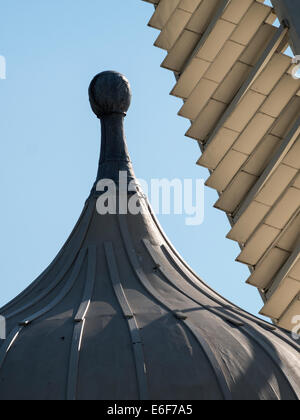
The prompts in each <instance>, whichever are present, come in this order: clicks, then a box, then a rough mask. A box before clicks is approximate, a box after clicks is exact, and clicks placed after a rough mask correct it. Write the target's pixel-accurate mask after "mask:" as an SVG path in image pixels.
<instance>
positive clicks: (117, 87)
mask: <svg viewBox="0 0 300 420" xmlns="http://www.w3.org/2000/svg"><path fill="white" fill-rule="evenodd" d="M89 98H90V104H91V107H92V110H93V111H94V113H95V114H96V115H97V117H98V118H101V117H102V116H104V115H109V114H123V115H126V112H127V111H128V108H129V106H130V102H131V88H130V84H129V81H128V80H127V79H126V77H125V76H123V75H122V74H120V73H117V72H115V71H105V72H102V73H99V74H98V75H97V76H95V77H94V79H93V80H92V82H91V84H90V87H89Z"/></svg>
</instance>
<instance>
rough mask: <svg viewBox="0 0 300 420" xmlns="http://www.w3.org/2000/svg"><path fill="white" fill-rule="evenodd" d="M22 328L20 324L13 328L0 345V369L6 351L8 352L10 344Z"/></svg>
mask: <svg viewBox="0 0 300 420" xmlns="http://www.w3.org/2000/svg"><path fill="white" fill-rule="evenodd" d="M22 329H23V327H22V326H21V325H19V326H18V327H16V328H15V329H13V330H12V331H11V333H10V334H9V335H8V337H7V338H6V339H5V341H4V343H3V345H2V346H1V347H0V369H1V368H2V366H3V363H4V361H5V359H6V356H7V353H8V352H9V350H10V348H11V346H12V345H13V344H14V342H15V341H16V339H17V338H18V336H19V334H20V332H21V330H22Z"/></svg>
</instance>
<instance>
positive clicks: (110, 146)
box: [0, 72, 300, 400]
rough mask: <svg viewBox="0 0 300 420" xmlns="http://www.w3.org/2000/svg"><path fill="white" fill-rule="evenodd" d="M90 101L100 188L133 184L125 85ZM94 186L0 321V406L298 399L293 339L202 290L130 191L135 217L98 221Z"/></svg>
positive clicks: (106, 82) (102, 81)
mask: <svg viewBox="0 0 300 420" xmlns="http://www.w3.org/2000/svg"><path fill="white" fill-rule="evenodd" d="M89 93H90V101H91V105H92V108H93V110H94V112H95V113H96V115H97V116H98V117H99V118H100V119H101V124H102V146H101V158H100V163H99V171H98V177H97V182H98V181H99V180H101V179H105V178H108V179H111V180H114V181H115V182H117V180H118V174H119V171H120V170H122V171H126V172H127V174H128V182H129V181H132V180H134V179H135V178H134V172H133V169H132V165H131V161H130V159H129V156H128V152H127V146H126V141H125V136H124V132H123V119H124V116H125V114H126V112H127V109H128V107H129V104H130V99H131V91H130V87H129V83H128V81H127V80H126V79H125V78H124V76H122V75H120V74H118V73H115V72H105V73H101V74H99V75H98V76H96V78H95V79H94V80H93V82H92V84H91V87H90V92H89ZM97 182H96V183H95V186H94V188H93V189H92V192H91V194H90V196H89V198H88V200H87V202H86V204H85V207H84V210H83V213H82V215H81V217H80V219H79V221H78V223H77V225H76V226H75V228H74V231H73V232H72V234H71V236H70V238H69V239H68V241H67V242H66V244H65V245H64V247H63V248H62V250H61V251H60V253H59V254H58V256H57V257H56V259H55V260H54V261H53V263H52V264H51V265H50V266H49V267H48V269H47V270H46V271H45V272H44V273H42V274H41V276H40V277H39V278H38V279H37V280H36V281H35V282H34V283H33V284H32V285H31V286H30V287H29V288H27V289H26V290H25V291H24V292H23V293H22V294H21V295H19V296H18V297H17V298H16V299H14V300H13V301H12V302H11V303H9V304H8V305H6V306H5V307H4V308H2V310H1V311H0V313H1V315H4V316H5V317H6V319H7V324H8V325H7V327H8V336H7V339H6V340H4V341H2V342H0V399H1V400H6V399H9V400H15V399H22V400H25V399H30V400H48V399H51V400H64V399H69V400H75V399H77V400H87V399H96V400H138V399H143V400H147V399H154V400H155V399H158V400H161V399H169V400H176V399H180V400H185V399H188V400H193V399H194V400H231V399H233V400H247V399H250V400H297V399H299V397H300V360H299V345H298V344H297V343H296V342H295V341H293V340H292V338H291V337H290V335H289V334H287V333H286V332H285V331H283V330H280V329H278V328H276V327H273V326H272V325H270V324H268V323H266V322H263V321H261V320H259V319H257V318H255V317H254V316H252V315H250V314H248V313H246V312H244V311H242V310H241V309H240V308H238V307H236V306H234V305H233V304H231V303H230V302H228V301H227V300H225V299H224V298H222V297H221V296H219V295H218V294H217V293H215V292H214V291H213V290H211V289H210V288H209V287H208V286H207V285H206V284H205V283H203V281H202V280H201V279H199V277H198V276H197V275H196V274H195V273H194V272H193V271H192V270H191V269H190V268H189V267H188V266H187V264H186V263H185V262H184V261H183V259H182V258H181V257H180V256H179V255H178V253H177V252H176V251H175V250H174V248H173V247H172V245H171V244H170V242H169V241H168V239H167V238H166V236H165V234H164V233H163V231H162V229H161V227H160V226H159V224H158V222H157V220H156V218H155V216H154V214H153V213H152V211H151V208H150V206H149V204H148V202H147V199H146V198H145V197H144V195H143V194H142V192H141V191H140V190H139V187H138V186H136V189H137V194H138V195H139V200H140V205H141V206H142V208H143V210H144V211H143V214H137V215H132V214H121V211H117V214H107V215H100V214H99V213H98V212H97V210H96V202H97V199H98V197H99V194H100V193H99V192H97V191H96V188H95V187H96V184H97ZM118 193H119V190H118ZM118 193H117V194H118ZM133 194H135V193H134V192H132V193H131V194H130V196H129V199H130V198H132V197H133Z"/></svg>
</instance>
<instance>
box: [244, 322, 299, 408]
mask: <svg viewBox="0 0 300 420" xmlns="http://www.w3.org/2000/svg"><path fill="white" fill-rule="evenodd" d="M241 329H242V330H243V331H244V332H245V334H246V335H248V336H249V337H250V338H252V340H254V341H255V342H256V343H257V344H258V345H259V346H260V347H261V348H262V349H263V350H264V351H265V352H266V353H267V355H268V356H269V357H270V359H271V360H272V361H273V362H274V363H275V365H276V366H277V367H278V369H279V370H281V372H282V374H283V376H284V377H285V379H286V381H287V382H288V384H289V386H290V388H291V390H292V392H293V393H294V395H295V396H296V399H297V400H300V391H299V386H298V384H296V382H295V381H294V379H293V378H292V377H291V375H290V373H289V372H288V371H287V369H286V367H285V366H283V364H282V361H281V360H280V359H279V358H278V357H276V353H275V352H272V351H271V349H270V348H269V345H268V343H267V342H266V341H265V339H264V338H260V337H258V336H257V334H253V332H252V329H251V327H250V328H249V326H244V327H242V328H241Z"/></svg>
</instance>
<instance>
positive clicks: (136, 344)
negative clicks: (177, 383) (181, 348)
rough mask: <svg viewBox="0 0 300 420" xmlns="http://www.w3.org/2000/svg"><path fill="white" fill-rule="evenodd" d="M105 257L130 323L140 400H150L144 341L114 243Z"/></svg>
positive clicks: (105, 245)
mask: <svg viewBox="0 0 300 420" xmlns="http://www.w3.org/2000/svg"><path fill="white" fill-rule="evenodd" d="M104 249H105V256H106V260H107V264H108V271H109V276H110V279H111V282H112V285H113V289H114V292H115V295H116V298H117V300H118V302H119V305H120V307H121V309H122V311H123V314H124V316H125V318H126V319H127V322H128V327H129V331H130V335H131V342H132V347H133V353H134V358H135V367H136V374H137V381H138V389H139V397H140V400H143V401H145V400H149V391H148V383H147V370H146V363H145V357H144V352H143V347H142V339H141V335H140V331H139V327H138V324H137V321H136V318H135V316H134V314H133V312H132V309H131V307H130V305H129V302H128V300H127V297H126V295H125V291H124V289H123V286H122V284H121V280H120V276H119V272H118V266H117V261H116V257H115V252H114V247H113V244H112V242H105V243H104Z"/></svg>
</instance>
